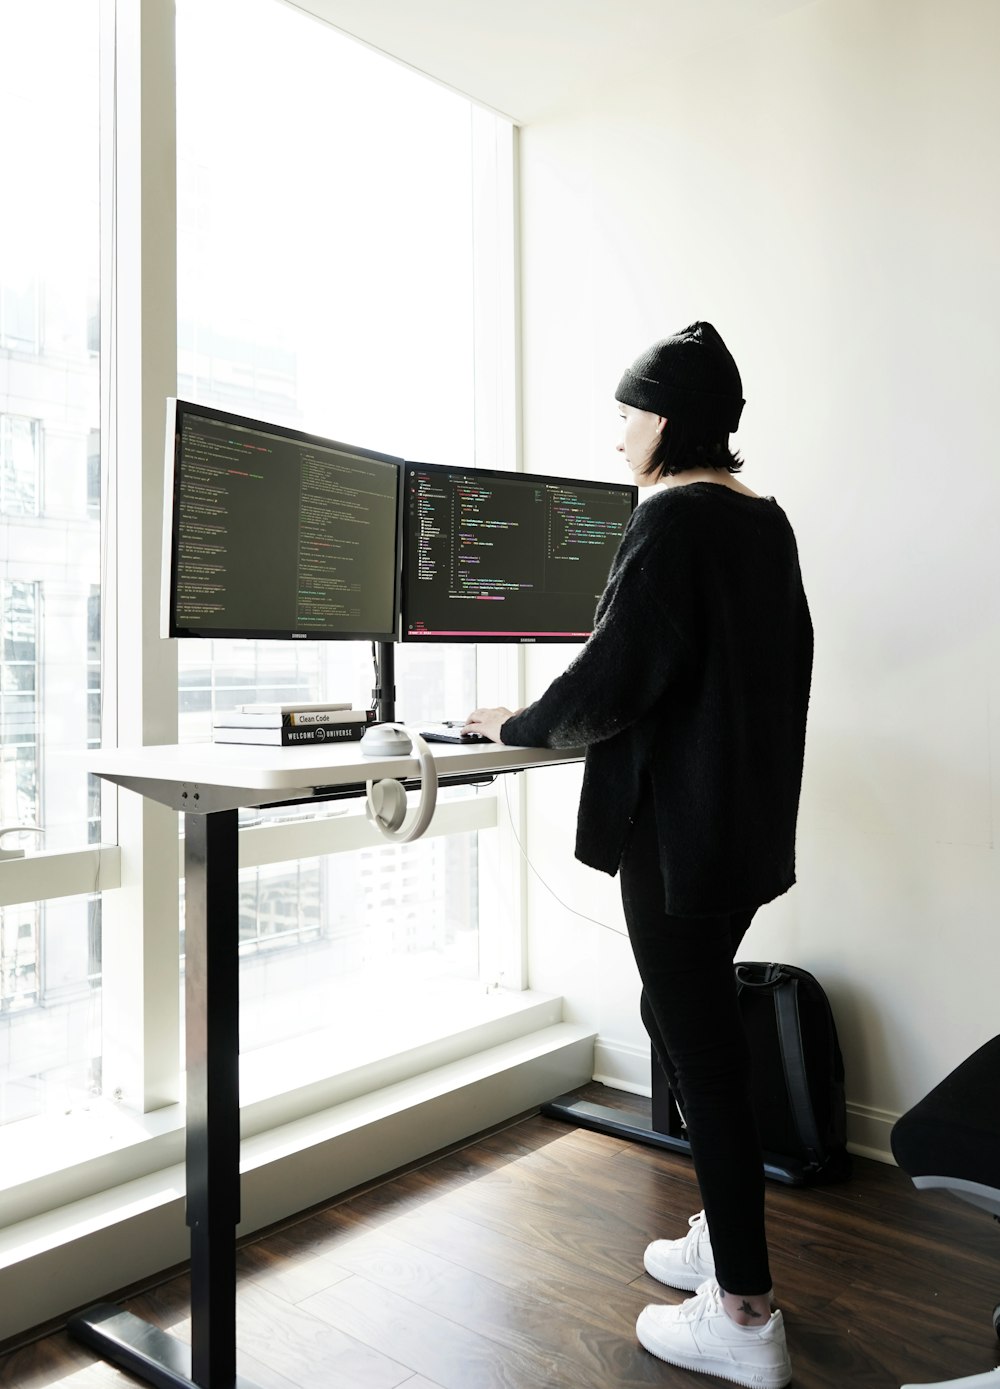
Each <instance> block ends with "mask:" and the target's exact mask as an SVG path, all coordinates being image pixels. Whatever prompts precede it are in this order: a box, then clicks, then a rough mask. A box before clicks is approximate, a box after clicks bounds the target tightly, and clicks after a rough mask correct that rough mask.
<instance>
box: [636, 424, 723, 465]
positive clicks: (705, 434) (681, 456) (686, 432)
mask: <svg viewBox="0 0 1000 1389" xmlns="http://www.w3.org/2000/svg"><path fill="white" fill-rule="evenodd" d="M742 467H743V459H742V458H741V457H740V456H739V454H738V453H734V452H733V450H732V449H731V448H730V447H729V431H728V430H725V431H722V430H720V429H719V426H718V424H700V423H699V422H697V421H696V420H692V419H678V418H677V417H676V416H675V417H674V418H673V419H670V420H667V422H666V424H665V425H664V426H663V433H662V434H661V435H660V439H659V442H658V443H657V445H656V447H655V448H654V449H653V452H652V453H651V454H650V456H649V459H648V461H647V463H646V466H645V467H644V468H643V469H642V474H643V476H644V477H668V476H671V475H673V474H676V473H684V472H687V470H688V469H689V468H715V469H717V470H718V471H719V472H720V473H738V472H739V470H740V469H741V468H742Z"/></svg>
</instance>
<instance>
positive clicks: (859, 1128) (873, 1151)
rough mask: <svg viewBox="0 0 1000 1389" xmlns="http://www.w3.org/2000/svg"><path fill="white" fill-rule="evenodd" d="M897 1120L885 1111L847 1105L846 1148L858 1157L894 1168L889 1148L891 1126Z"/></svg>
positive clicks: (897, 1116) (894, 1115) (894, 1162)
mask: <svg viewBox="0 0 1000 1389" xmlns="http://www.w3.org/2000/svg"><path fill="white" fill-rule="evenodd" d="M898 1118H899V1115H898V1114H892V1113H890V1111H889V1110H887V1109H872V1108H871V1107H870V1106H869V1105H864V1104H852V1103H851V1102H850V1101H848V1104H847V1146H848V1148H849V1149H850V1151H851V1152H852V1153H856V1154H857V1155H858V1157H865V1158H871V1159H872V1160H873V1161H874V1162H885V1163H888V1165H889V1166H890V1167H895V1166H896V1159H895V1158H894V1157H893V1155H892V1149H891V1147H890V1146H889V1135H890V1134H891V1133H892V1126H893V1124H894V1123H895V1122H896V1120H897V1119H898Z"/></svg>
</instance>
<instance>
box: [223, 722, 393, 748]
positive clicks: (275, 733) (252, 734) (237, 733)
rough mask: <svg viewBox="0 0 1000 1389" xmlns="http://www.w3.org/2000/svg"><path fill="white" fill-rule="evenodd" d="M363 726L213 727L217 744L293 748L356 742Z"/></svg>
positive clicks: (347, 724)
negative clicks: (312, 744)
mask: <svg viewBox="0 0 1000 1389" xmlns="http://www.w3.org/2000/svg"><path fill="white" fill-rule="evenodd" d="M365 727H366V725H365V724H363V723H336V724H316V725H315V726H314V727H312V728H288V727H284V728H221V727H216V729H215V732H214V735H213V736H214V738H215V741H216V742H217V743H267V744H270V745H273V746H275V747H294V746H297V745H299V744H302V743H346V742H355V743H356V742H359V741H360V739H361V735H362V734H363V733H364V731H365Z"/></svg>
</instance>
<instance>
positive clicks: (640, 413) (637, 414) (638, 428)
mask: <svg viewBox="0 0 1000 1389" xmlns="http://www.w3.org/2000/svg"><path fill="white" fill-rule="evenodd" d="M618 413H619V415H621V417H622V425H623V428H622V437H621V440H620V442H619V443H618V444H617V445H616V447H617V449H618V452H619V453H623V454H624V455H625V462H626V463H627V464H628V466H629V470H630V471H631V473H632V481H633V482H635V483H638V485H639V486H640V487H651V486H652V485H653V483H654V482H656V481H658V479H657V478H656V477H655V476H653V477H650V476H649V475H648V474H646V473H644V472H643V471H642V469H643V468H645V466H646V464H647V463H648V462H649V459H650V456H651V455H652V452H653V450H654V449H655V448H656V446H657V444H658V443H659V442H660V436H661V435H662V434H663V429H664V426H665V425H666V423H667V421H666V419H665V418H664V417H663V416H662V415H654V414H651V413H650V411H649V410H637V409H636V408H635V406H634V405H622V404H621V403H619V405H618Z"/></svg>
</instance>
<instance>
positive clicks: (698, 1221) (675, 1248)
mask: <svg viewBox="0 0 1000 1389" xmlns="http://www.w3.org/2000/svg"><path fill="white" fill-rule="evenodd" d="M688 1224H689V1225H690V1227H691V1228H690V1230H688V1232H687V1234H686V1235H685V1236H684V1238H683V1239H656V1240H654V1241H653V1243H652V1244H650V1245H647V1247H646V1252H645V1254H644V1255H643V1256H642V1262H643V1266H644V1267H645V1270H646V1272H647V1273H649V1274H651V1275H652V1276H653V1277H654V1278H656V1279H658V1280H659V1282H661V1283H666V1285H667V1287H668V1288H682V1289H683V1290H684V1291H685V1292H689V1293H690V1292H694V1290H695V1288H697V1287H699V1286H700V1285H701V1284H702V1283H704V1281H705V1279H706V1278H714V1277H715V1257H714V1255H713V1254H712V1241H711V1240H710V1239H709V1236H708V1222H707V1221H706V1219H705V1212H704V1211H699V1212H698V1214H697V1215H693V1216H692V1217H691V1219H690V1220H689V1221H688Z"/></svg>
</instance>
